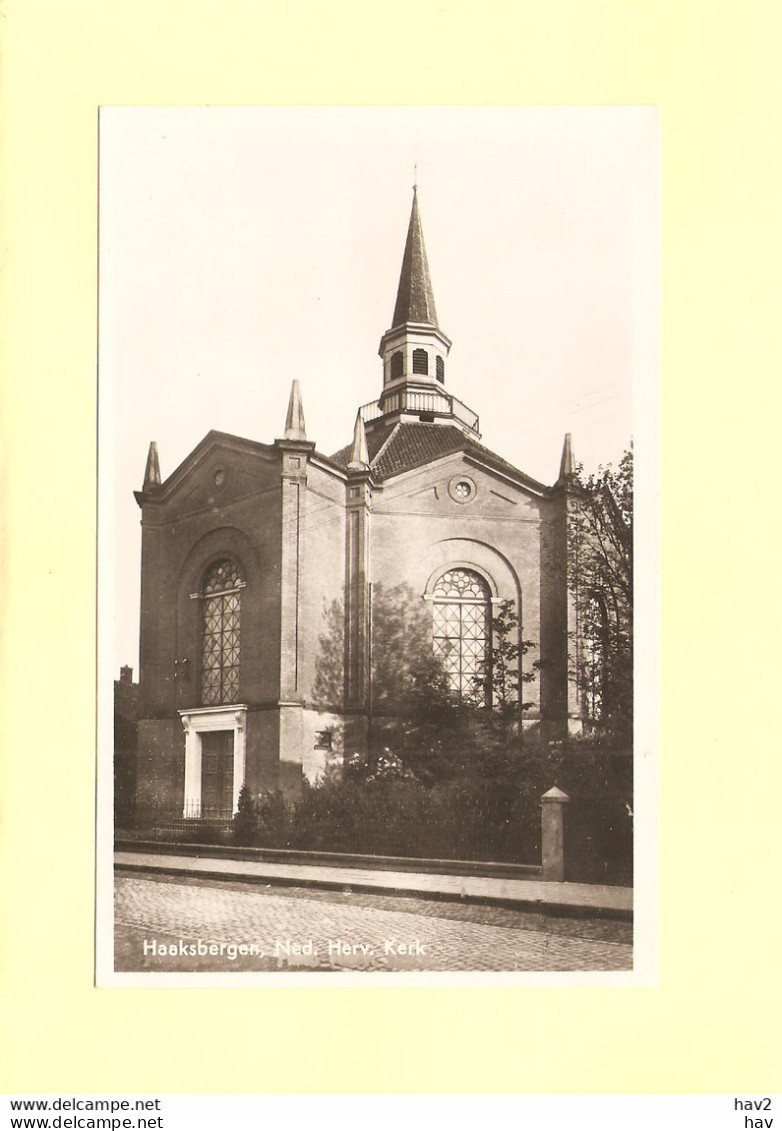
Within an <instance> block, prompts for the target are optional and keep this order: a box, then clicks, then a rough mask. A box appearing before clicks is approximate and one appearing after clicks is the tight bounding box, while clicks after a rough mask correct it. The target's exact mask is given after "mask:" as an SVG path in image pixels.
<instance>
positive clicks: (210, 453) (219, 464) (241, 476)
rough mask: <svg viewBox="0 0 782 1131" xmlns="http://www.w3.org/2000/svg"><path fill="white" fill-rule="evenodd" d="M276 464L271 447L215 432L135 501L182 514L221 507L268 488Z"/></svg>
mask: <svg viewBox="0 0 782 1131" xmlns="http://www.w3.org/2000/svg"><path fill="white" fill-rule="evenodd" d="M277 462H278V458H277V455H276V453H275V450H274V448H273V447H272V446H271V445H270V444H260V443H258V442H257V441H255V440H246V439H244V438H243V437H240V436H232V435H230V434H229V433H227V432H214V431H212V432H209V433H208V434H207V435H206V436H205V437H204V439H203V440H201V442H200V443H199V444H198V445H197V446H196V447H195V448H194V449H193V450H192V452H190V454H189V455H188V456H186V457H185V459H184V460H183V461H182V463H180V464H179V466H178V467H177V468H176V469H175V470H174V471H173V472H172V473H171V475H169V476H168V478H167V479H165V480H164V481H163V483H161V484H160V486H158V487H155V488H153V489H151V490H150V489H145V490H144V491H139V492H136V498H137V500H138V501H139V503H140V504H141V505H146V504H152V505H155V506H161V505H162V506H165V507H167V508H168V507H173V508H174V509H175V510H176V511H180V510H181V511H183V512H190V511H198V510H203V509H205V508H208V507H214V506H219V505H222V504H223V503H224V502H227V501H232V500H235V499H237V498H241V497H243V496H245V495H250V494H252V493H254V492H256V491H259V490H263V489H264V488H265V487H267V486H269V482H270V476H269V472H270V470H271V469H272V468H273V467H275V465H276V464H277ZM275 478H276V476H275Z"/></svg>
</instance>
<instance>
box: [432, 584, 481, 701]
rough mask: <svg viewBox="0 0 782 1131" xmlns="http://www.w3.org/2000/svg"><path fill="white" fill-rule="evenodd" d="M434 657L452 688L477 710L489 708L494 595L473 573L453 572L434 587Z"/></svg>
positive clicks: (460, 697) (461, 698)
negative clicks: (492, 602) (437, 659)
mask: <svg viewBox="0 0 782 1131" xmlns="http://www.w3.org/2000/svg"><path fill="white" fill-rule="evenodd" d="M433 597H434V631H433V639H434V653H435V656H437V657H438V658H439V659H440V660H441V662H442V664H443V668H444V671H445V677H446V679H447V681H448V686H449V687H450V689H451V691H453V692H454V693H455V694H456V695H457V697H458V698H459V699H460V700H461V701H462V702H465V703H471V704H472V705H473V706H475V707H486V706H488V705H489V699H490V694H489V675H490V665H491V594H490V592H489V587H488V586H487V584H486V582H485V581H484V580H483V578H482V577H481V576H480V575H479V574H477V573H475V572H474V571H473V570H469V569H450V570H448V571H447V572H446V573H444V574H443V575H442V577H441V578H440V580H439V581H438V582H437V584H436V585H435V587H434V593H433Z"/></svg>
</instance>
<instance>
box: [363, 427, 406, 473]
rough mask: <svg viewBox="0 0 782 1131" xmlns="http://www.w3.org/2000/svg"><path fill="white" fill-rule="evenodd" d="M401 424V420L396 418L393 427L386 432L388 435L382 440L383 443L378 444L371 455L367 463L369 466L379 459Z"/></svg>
mask: <svg viewBox="0 0 782 1131" xmlns="http://www.w3.org/2000/svg"><path fill="white" fill-rule="evenodd" d="M401 424H402V421H401V420H397V422H396V424H395V425H394V427H393V428H392V429H391V431H390V432H389V433H388V435H387V436H386V438H385V440H384V441H383V443H382V444H381V445H380V447H379V448H378V449H377V451H376V452H375V454H374V456H373V457H372V459H371V460H370V464H369V466H370V467H374V465H375V463H377V461H378V460H379V459H380V457H381V456H382V455H383V452H384V451H385V450H386V448H387V447H388V445H389V444H390V443H391V441H392V440H393V438H394V436H396V434H397V432H398V431H399V429H400V427H401Z"/></svg>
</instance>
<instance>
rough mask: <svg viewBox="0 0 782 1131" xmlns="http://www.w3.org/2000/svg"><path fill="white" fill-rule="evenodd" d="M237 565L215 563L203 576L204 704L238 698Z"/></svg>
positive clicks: (239, 586) (227, 560)
mask: <svg viewBox="0 0 782 1131" xmlns="http://www.w3.org/2000/svg"><path fill="white" fill-rule="evenodd" d="M243 588H244V582H243V581H242V577H241V574H240V572H239V569H238V567H237V566H236V564H235V563H234V562H233V561H231V560H230V558H225V559H223V561H219V562H215V564H214V565H213V566H211V567H210V569H209V571H208V572H207V574H206V577H205V578H204V586H203V631H202V636H201V702H202V703H203V705H204V706H205V707H210V706H213V705H216V704H219V703H236V702H237V700H238V698H239V627H240V626H239V621H240V611H241V599H240V590H241V589H243Z"/></svg>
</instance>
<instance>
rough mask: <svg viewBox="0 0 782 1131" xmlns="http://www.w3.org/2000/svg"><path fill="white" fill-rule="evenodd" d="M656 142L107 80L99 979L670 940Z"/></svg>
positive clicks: (582, 115) (606, 957) (553, 975)
mask: <svg viewBox="0 0 782 1131" xmlns="http://www.w3.org/2000/svg"><path fill="white" fill-rule="evenodd" d="M657 148H658V132H657V116H656V113H655V111H654V110H653V109H649V108H634V107H612V108H603V109H601V108H593V109H588V108H581V109H565V108H559V109H521V108H517V109H510V108H507V109H440V110H435V109H398V110H394V109H390V108H386V109H352V110H351V109H333V110H332V109H263V108H242V109H239V108H237V109H231V108H223V109H206V108H201V109H198V108H192V109H181V108H180V109H165V108H132V107H127V108H109V109H104V110H103V111H102V112H101V115H100V217H99V221H100V229H99V230H100V252H99V255H100V262H99V266H100V319H99V450H100V459H99V530H100V553H99V663H98V666H99V841H98V854H99V859H98V876H99V892H98V896H99V915H98V940H97V941H98V981H99V984H101V985H139V984H143V985H157V984H181V983H183V982H186V983H188V984H204V985H208V984H215V983H222V982H225V981H228V982H233V981H239V982H255V983H258V984H265V983H269V982H275V983H276V982H282V983H283V984H285V983H286V982H287V983H288V984H301V981H302V979H304V980H316V981H319V982H325V983H326V984H341V983H343V982H346V981H347V982H363V983H367V982H368V983H370V984H372V983H375V984H389V983H390V984H409V983H410V982H413V983H415V984H422V983H423V984H427V983H442V982H449V983H452V984H460V983H461V984H464V983H468V982H470V981H476V980H477V981H496V980H497V979H504V980H506V981H508V982H518V983H520V984H522V983H527V982H542V983H546V982H554V983H557V984H559V983H565V984H571V983H572V984H576V983H586V984H641V983H643V984H649V983H650V982H652V981H653V980H654V976H655V975H654V946H655V927H654V923H655V916H654V892H655V887H656V875H655V868H654V843H655V829H656V819H657V818H656V809H655V793H656V791H655V781H656V765H657V749H656V740H655V734H656V715H657V706H656V692H655V683H656V681H655V675H654V673H655V672H656V665H657V648H656V634H657V630H656V624H657V605H656V596H655V593H656V590H655V578H656V568H657V567H656V546H655V540H654V529H655V523H656V516H655V499H656V492H655V483H656V467H657V452H656V440H657V438H656V427H655V420H656V404H657V400H656V398H657V392H656V390H657V333H658V330H657V288H658V254H659V248H658V175H659V171H658V167H657ZM639 609H640V610H641V615H639ZM639 662H640V663H641V665H642V668H643V671H644V673H645V675H644V680H643V683H642V685H640V686H638V685H637V683H636V681H635V679H634V670H635V669H634V664H635V667H636V669H637V666H638V664H639ZM639 911H640V915H639ZM634 912H635V922H634ZM639 924H640V927H639Z"/></svg>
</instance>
